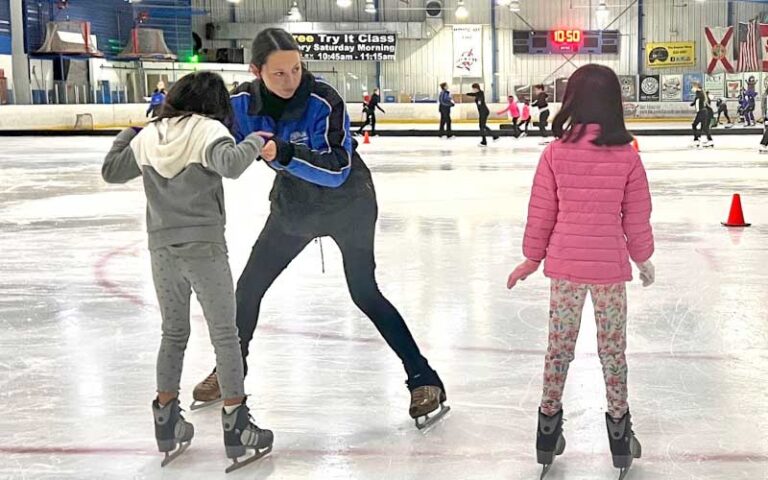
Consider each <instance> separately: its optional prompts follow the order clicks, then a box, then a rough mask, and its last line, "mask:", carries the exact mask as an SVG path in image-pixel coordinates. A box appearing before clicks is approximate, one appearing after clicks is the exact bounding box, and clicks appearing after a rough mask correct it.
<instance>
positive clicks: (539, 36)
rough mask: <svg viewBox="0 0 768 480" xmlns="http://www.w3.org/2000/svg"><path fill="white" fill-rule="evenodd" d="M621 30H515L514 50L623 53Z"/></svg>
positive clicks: (521, 51)
mask: <svg viewBox="0 0 768 480" xmlns="http://www.w3.org/2000/svg"><path fill="white" fill-rule="evenodd" d="M620 36H621V35H620V33H619V31H618V30H580V29H577V28H558V29H553V30H515V31H513V32H512V42H513V43H512V52H513V53H515V54H528V55H537V54H553V53H554V54H557V53H563V54H590V55H611V54H614V55H615V54H618V53H619V38H620Z"/></svg>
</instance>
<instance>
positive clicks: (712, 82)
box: [704, 73, 725, 98]
mask: <svg viewBox="0 0 768 480" xmlns="http://www.w3.org/2000/svg"><path fill="white" fill-rule="evenodd" d="M704 90H706V91H707V92H709V94H710V96H712V98H724V97H725V74H724V73H716V74H714V75H705V76H704Z"/></svg>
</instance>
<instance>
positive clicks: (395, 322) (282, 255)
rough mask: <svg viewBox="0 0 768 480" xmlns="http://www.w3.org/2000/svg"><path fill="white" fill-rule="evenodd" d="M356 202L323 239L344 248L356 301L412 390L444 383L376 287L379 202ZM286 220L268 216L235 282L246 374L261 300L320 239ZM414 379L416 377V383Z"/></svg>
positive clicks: (273, 215) (346, 273)
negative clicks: (381, 338) (383, 341)
mask: <svg viewBox="0 0 768 480" xmlns="http://www.w3.org/2000/svg"><path fill="white" fill-rule="evenodd" d="M356 203H357V205H353V206H351V207H350V208H348V210H350V211H349V212H343V213H346V216H341V215H340V214H336V215H337V216H334V218H333V219H331V218H329V219H328V222H327V225H329V226H328V231H327V232H323V233H324V235H327V236H330V237H331V238H332V239H333V240H334V241H335V242H336V244H337V245H338V246H339V249H340V250H341V255H342V258H343V260H344V274H345V275H346V277H347V286H348V288H349V293H350V294H351V296H352V301H353V302H355V305H357V306H358V307H359V308H360V310H362V311H363V313H365V314H366V315H367V316H368V318H370V319H371V321H372V322H373V324H374V326H375V327H376V329H377V330H378V331H379V333H380V334H381V336H382V337H384V340H386V342H387V344H388V345H389V347H390V348H391V349H392V350H393V351H394V352H395V353H396V354H397V356H398V357H400V360H401V361H402V362H403V365H404V367H405V371H406V374H407V375H408V379H409V381H410V382H411V383H410V387H411V388H415V387H417V386H421V385H442V384H441V383H439V379H438V378H437V374H436V373H434V371H433V370H432V369H431V368H430V367H429V364H428V362H427V359H426V358H424V357H423V356H422V355H421V352H419V347H418V346H417V345H416V342H415V341H414V339H413V336H412V335H411V332H410V331H409V330H408V326H407V325H406V324H405V321H404V320H403V317H402V316H400V313H398V311H397V310H396V309H395V307H394V306H392V304H391V303H389V301H388V300H387V299H386V298H384V295H382V294H381V292H380V291H379V287H378V285H377V284H376V277H375V274H374V271H375V269H376V261H375V258H374V252H373V245H374V231H375V228H376V217H377V206H376V200H375V198H373V199H371V200H370V201H369V200H368V199H362V200H357V202H356ZM361 206H362V208H360V207H361ZM352 210H353V211H352ZM338 218H345V221H334V220H337V219H338ZM286 222H288V220H286V219H284V218H281V216H280V215H279V214H277V215H276V214H271V215H270V216H269V218H268V219H267V223H266V225H265V226H264V229H263V230H262V231H261V234H260V235H259V238H258V240H256V244H255V245H254V246H253V250H252V251H251V256H250V258H249V259H248V263H247V265H246V266H245V269H244V270H243V273H242V274H241V275H240V279H239V280H238V281H237V293H236V296H237V328H238V331H239V335H240V348H241V350H242V354H243V366H244V367H245V372H246V373H247V372H248V363H247V361H246V357H247V356H248V346H249V344H250V342H251V339H252V338H253V333H254V330H256V324H257V323H258V321H259V310H260V307H261V299H262V298H263V297H264V294H265V293H266V292H267V290H268V289H269V287H270V286H271V285H272V283H273V282H274V281H275V279H276V278H277V277H278V275H280V273H281V272H282V271H283V270H285V268H286V267H287V266H288V264H289V263H291V261H292V260H293V259H294V258H296V256H297V255H298V254H299V253H300V252H301V251H302V250H303V249H304V247H306V246H307V244H308V243H309V242H311V241H312V240H313V239H314V238H316V237H318V236H319V235H316V234H314V233H310V232H306V233H297V232H296V230H295V228H291V229H290V230H289V229H288V228H286V227H287V225H288V224H287V223H286ZM294 222H295V221H294ZM293 224H295V223H293ZM293 224H292V225H293ZM334 224H335V225H334ZM416 376H418V378H417V379H416V380H414V377H416Z"/></svg>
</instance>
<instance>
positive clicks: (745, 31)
mask: <svg viewBox="0 0 768 480" xmlns="http://www.w3.org/2000/svg"><path fill="white" fill-rule="evenodd" d="M759 70H760V63H759V61H758V59H757V21H751V22H748V23H744V22H739V71H740V72H757V71H759Z"/></svg>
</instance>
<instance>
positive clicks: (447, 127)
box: [437, 82, 456, 138]
mask: <svg viewBox="0 0 768 480" xmlns="http://www.w3.org/2000/svg"><path fill="white" fill-rule="evenodd" d="M437 103H438V110H440V136H441V137H442V136H443V134H446V135H447V136H448V138H451V137H453V131H452V130H451V109H452V108H453V107H454V106H455V105H456V104H455V103H453V99H452V98H451V92H450V91H449V90H448V84H447V83H445V82H443V83H441V84H440V96H439V97H438V99H437ZM446 132H447V133H446Z"/></svg>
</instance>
